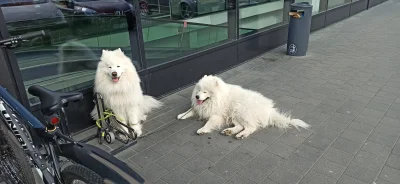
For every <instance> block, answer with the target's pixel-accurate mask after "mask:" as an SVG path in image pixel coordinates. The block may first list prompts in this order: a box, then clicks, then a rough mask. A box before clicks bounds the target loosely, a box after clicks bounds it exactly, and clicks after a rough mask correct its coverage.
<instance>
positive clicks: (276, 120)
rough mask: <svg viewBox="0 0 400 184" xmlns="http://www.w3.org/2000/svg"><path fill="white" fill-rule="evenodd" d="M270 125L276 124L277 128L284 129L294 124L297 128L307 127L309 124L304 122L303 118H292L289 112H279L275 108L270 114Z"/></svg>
mask: <svg viewBox="0 0 400 184" xmlns="http://www.w3.org/2000/svg"><path fill="white" fill-rule="evenodd" d="M270 125H273V126H276V127H278V128H282V129H286V128H289V127H291V126H294V127H295V128H297V129H299V127H301V128H304V129H308V128H309V127H310V125H309V124H307V123H306V122H304V121H303V120H300V119H292V118H291V117H290V115H289V114H287V113H280V112H278V111H277V110H275V111H274V112H273V113H272V114H271V119H270Z"/></svg>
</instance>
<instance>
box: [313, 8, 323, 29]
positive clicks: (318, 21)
mask: <svg viewBox="0 0 400 184" xmlns="http://www.w3.org/2000/svg"><path fill="white" fill-rule="evenodd" d="M325 18H326V13H325V12H322V13H319V14H317V15H314V16H312V20H311V31H315V30H318V29H321V28H323V27H325Z"/></svg>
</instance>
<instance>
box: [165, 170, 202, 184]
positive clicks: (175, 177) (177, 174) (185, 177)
mask: <svg viewBox="0 0 400 184" xmlns="http://www.w3.org/2000/svg"><path fill="white" fill-rule="evenodd" d="M195 177H196V175H195V174H193V173H191V172H189V171H188V170H186V169H184V168H182V167H178V168H176V169H174V170H172V171H171V172H170V173H168V174H167V175H165V176H164V177H162V178H161V179H162V180H164V181H166V182H167V183H174V184H175V183H176V184H180V183H182V184H183V183H189V182H190V181H192V180H193V179H194V178H195Z"/></svg>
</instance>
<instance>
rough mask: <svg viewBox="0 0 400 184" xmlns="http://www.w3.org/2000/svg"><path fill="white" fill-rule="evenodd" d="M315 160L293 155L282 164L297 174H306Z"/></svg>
mask: <svg viewBox="0 0 400 184" xmlns="http://www.w3.org/2000/svg"><path fill="white" fill-rule="evenodd" d="M313 164H314V162H313V161H310V160H307V159H305V158H302V157H300V156H298V155H292V156H290V157H289V158H288V159H286V160H285V161H283V163H282V164H281V165H282V166H283V167H286V168H290V169H291V170H292V171H294V172H295V173H297V174H300V175H304V174H306V173H307V171H308V170H309V169H310V168H311V167H312V166H313Z"/></svg>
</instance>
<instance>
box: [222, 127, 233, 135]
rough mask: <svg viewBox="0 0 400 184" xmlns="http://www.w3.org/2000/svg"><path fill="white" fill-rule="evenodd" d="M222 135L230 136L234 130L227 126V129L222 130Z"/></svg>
mask: <svg viewBox="0 0 400 184" xmlns="http://www.w3.org/2000/svg"><path fill="white" fill-rule="evenodd" d="M221 134H222V135H226V136H230V135H232V130H231V129H230V128H227V129H225V130H222V132H221Z"/></svg>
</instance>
